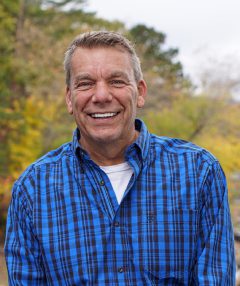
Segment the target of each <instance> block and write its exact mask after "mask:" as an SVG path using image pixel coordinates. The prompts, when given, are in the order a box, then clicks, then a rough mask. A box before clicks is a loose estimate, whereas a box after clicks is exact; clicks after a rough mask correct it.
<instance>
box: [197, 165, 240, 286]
mask: <svg viewBox="0 0 240 286" xmlns="http://www.w3.org/2000/svg"><path fill="white" fill-rule="evenodd" d="M203 200H204V203H203V207H202V210H201V215H200V217H201V218H200V223H199V239H198V249H197V252H198V253H197V257H198V259H197V262H196V265H195V269H194V280H195V284H196V285H204V286H206V285H209V286H210V285H211V286H215V285H216V286H220V285H221V286H235V254H234V236H233V229H232V223H231V217H230V210H229V204H228V197H227V186H226V179H225V175H224V173H223V171H222V169H221V166H220V165H219V163H218V162H215V163H214V164H213V165H212V166H211V167H210V168H209V172H208V175H207V176H206V179H205V181H204V187H203Z"/></svg>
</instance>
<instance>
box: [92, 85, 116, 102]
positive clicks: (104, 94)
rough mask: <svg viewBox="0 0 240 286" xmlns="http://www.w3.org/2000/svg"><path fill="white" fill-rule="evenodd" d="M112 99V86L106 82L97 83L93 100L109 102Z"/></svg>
mask: <svg viewBox="0 0 240 286" xmlns="http://www.w3.org/2000/svg"><path fill="white" fill-rule="evenodd" d="M111 100H112V94H111V92H110V88H109V86H108V84H107V83H105V82H98V83H96V86H95V89H94V94H93V96H92V101H93V102H94V103H97V102H107V101H111Z"/></svg>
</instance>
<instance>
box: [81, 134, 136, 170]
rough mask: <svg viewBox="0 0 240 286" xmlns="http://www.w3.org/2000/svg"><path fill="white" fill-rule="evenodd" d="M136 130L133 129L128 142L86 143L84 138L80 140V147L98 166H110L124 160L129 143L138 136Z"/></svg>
mask: <svg viewBox="0 0 240 286" xmlns="http://www.w3.org/2000/svg"><path fill="white" fill-rule="evenodd" d="M138 135H139V133H138V131H135V132H134V134H133V136H132V138H131V140H129V142H127V143H126V142H125V141H124V142H121V140H118V142H109V143H108V142H104V144H103V143H101V144H96V143H94V144H89V142H88V143H87V144H86V142H85V140H82V139H81V140H80V143H81V145H82V147H83V148H84V149H85V150H86V151H87V152H88V154H89V155H90V157H91V159H92V160H93V161H94V162H95V163H96V164H97V165H99V166H112V165H117V164H120V163H123V162H124V161H125V158H124V154H125V151H126V149H127V147H128V146H129V145H131V144H132V143H133V142H134V141H135V140H136V139H137V137H138Z"/></svg>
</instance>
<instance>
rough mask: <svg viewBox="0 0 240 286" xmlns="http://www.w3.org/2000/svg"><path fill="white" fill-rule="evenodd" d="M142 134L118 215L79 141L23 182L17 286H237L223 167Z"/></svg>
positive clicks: (8, 247) (15, 205)
mask: <svg viewBox="0 0 240 286" xmlns="http://www.w3.org/2000/svg"><path fill="white" fill-rule="evenodd" d="M136 128H137V129H139V130H141V133H140V136H139V137H138V139H137V140H136V142H134V143H133V144H132V145H131V146H129V148H128V149H127V150H126V155H125V158H126V160H127V161H128V162H129V164H130V165H131V166H132V168H133V170H134V174H133V176H132V178H131V180H130V182H129V185H128V188H127V190H126V192H125V196H124V199H123V201H122V202H121V204H120V205H118V203H117V199H116V197H115V193H114V191H113V189H112V187H111V184H110V182H109V180H108V178H107V176H106V174H105V173H104V172H103V171H102V170H101V169H100V168H99V167H98V166H97V165H96V164H95V163H94V162H92V161H91V159H90V158H89V156H88V155H87V154H86V152H85V151H84V150H82V149H81V147H80V146H79V143H78V140H79V133H78V131H76V132H75V134H74V137H73V141H72V142H71V143H68V144H65V145H63V146H62V147H60V148H59V149H57V150H55V151H52V152H50V153H48V154H47V155H46V156H44V157H43V158H41V159H40V160H38V161H37V162H36V163H34V164H33V165H31V166H30V167H29V168H28V169H27V170H26V171H25V172H24V174H23V175H22V176H21V177H20V178H19V179H18V181H17V182H16V183H15V185H14V188H13V193H12V201H11V204H10V207H9V214H8V223H7V233H6V242H5V255H6V261H7V265H8V272H9V284H10V285H79V286H80V285H131V286H132V285H138V286H141V285H144V286H146V285H204V286H206V285H211V286H214V285H228V286H229V285H230V286H233V285H235V278H234V276H235V261H234V244H233V233H232V225H231V219H230V213H229V207H228V199H227V189H226V182H225V177H224V174H223V172H222V170H221V167H220V165H219V163H218V162H217V160H216V159H215V158H214V157H213V156H212V155H211V154H209V153H208V152H207V151H205V150H203V149H201V148H199V147H197V146H195V145H193V144H191V143H188V142H185V141H182V140H178V139H169V138H165V137H157V136H155V135H152V134H149V133H148V131H147V129H146V127H145V125H144V123H143V122H141V121H139V120H137V121H136Z"/></svg>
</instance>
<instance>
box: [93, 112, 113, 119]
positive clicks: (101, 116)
mask: <svg viewBox="0 0 240 286" xmlns="http://www.w3.org/2000/svg"><path fill="white" fill-rule="evenodd" d="M116 114H117V112H109V113H94V114H91V116H92V117H94V118H106V117H111V116H114V115H116Z"/></svg>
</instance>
